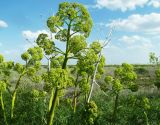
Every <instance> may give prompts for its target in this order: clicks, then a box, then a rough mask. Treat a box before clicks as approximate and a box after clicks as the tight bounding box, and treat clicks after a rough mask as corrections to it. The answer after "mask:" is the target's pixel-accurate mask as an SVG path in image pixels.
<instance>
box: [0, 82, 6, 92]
mask: <svg viewBox="0 0 160 125" xmlns="http://www.w3.org/2000/svg"><path fill="white" fill-rule="evenodd" d="M6 86H7V85H6V83H5V82H4V81H0V92H3V91H5V90H6Z"/></svg>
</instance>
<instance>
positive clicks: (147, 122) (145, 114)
mask: <svg viewBox="0 0 160 125" xmlns="http://www.w3.org/2000/svg"><path fill="white" fill-rule="evenodd" d="M144 116H145V123H146V125H149V121H148V116H147V113H146V112H145V111H144Z"/></svg>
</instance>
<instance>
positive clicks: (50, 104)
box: [48, 88, 54, 112]
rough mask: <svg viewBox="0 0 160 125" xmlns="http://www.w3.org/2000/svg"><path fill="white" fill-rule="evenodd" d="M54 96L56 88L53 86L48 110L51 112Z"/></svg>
mask: <svg viewBox="0 0 160 125" xmlns="http://www.w3.org/2000/svg"><path fill="white" fill-rule="evenodd" d="M53 97H54V88H52V90H51V97H50V100H49V107H48V112H50V110H51V106H52V100H53Z"/></svg>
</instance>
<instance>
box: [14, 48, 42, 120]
mask: <svg viewBox="0 0 160 125" xmlns="http://www.w3.org/2000/svg"><path fill="white" fill-rule="evenodd" d="M21 58H22V59H23V60H24V61H25V65H22V64H20V63H16V64H15V65H14V70H15V71H16V72H17V73H18V74H19V77H18V79H17V81H16V85H15V88H14V89H13V91H12V96H11V98H12V101H11V122H12V121H13V118H14V107H15V100H16V95H17V90H18V88H19V86H20V83H21V80H22V78H23V77H24V76H28V77H29V78H30V79H31V80H33V81H37V80H38V79H41V78H40V76H38V75H36V72H37V71H38V70H39V68H40V67H41V63H40V61H41V59H42V58H43V53H42V49H41V48H40V47H34V48H29V49H28V50H27V52H25V53H23V54H22V55H21Z"/></svg>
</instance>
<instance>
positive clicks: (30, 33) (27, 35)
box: [22, 30, 51, 40]
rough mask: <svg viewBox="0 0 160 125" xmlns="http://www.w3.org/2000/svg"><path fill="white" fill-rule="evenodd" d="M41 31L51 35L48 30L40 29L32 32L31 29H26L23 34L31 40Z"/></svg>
mask: <svg viewBox="0 0 160 125" xmlns="http://www.w3.org/2000/svg"><path fill="white" fill-rule="evenodd" d="M41 33H45V34H48V35H49V36H50V35H51V34H50V33H49V32H48V31H46V30H38V31H36V32H32V31H30V30H25V31H22V35H23V37H24V38H26V39H29V40H35V39H36V38H37V37H38V35H39V34H41Z"/></svg>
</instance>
